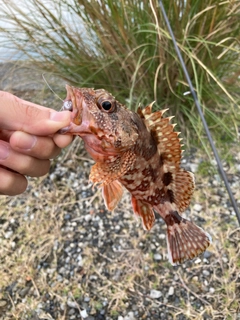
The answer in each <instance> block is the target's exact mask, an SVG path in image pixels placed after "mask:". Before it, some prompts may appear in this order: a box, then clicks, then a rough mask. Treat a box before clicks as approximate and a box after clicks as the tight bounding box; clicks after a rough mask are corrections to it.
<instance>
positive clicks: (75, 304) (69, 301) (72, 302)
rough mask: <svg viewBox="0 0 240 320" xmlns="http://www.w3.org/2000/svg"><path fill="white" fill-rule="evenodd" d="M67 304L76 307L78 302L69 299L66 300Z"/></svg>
mask: <svg viewBox="0 0 240 320" xmlns="http://www.w3.org/2000/svg"><path fill="white" fill-rule="evenodd" d="M67 305H68V306H69V307H70V308H74V309H78V307H79V306H78V304H77V303H76V302H75V301H71V300H67Z"/></svg>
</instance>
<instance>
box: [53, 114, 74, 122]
mask: <svg viewBox="0 0 240 320" xmlns="http://www.w3.org/2000/svg"><path fill="white" fill-rule="evenodd" d="M69 114H70V113H69V111H62V112H51V114H50V119H51V120H52V121H57V122H63V121H66V120H68V119H69V117H70V115H69Z"/></svg>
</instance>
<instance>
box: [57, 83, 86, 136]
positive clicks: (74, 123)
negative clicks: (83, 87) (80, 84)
mask: <svg viewBox="0 0 240 320" xmlns="http://www.w3.org/2000/svg"><path fill="white" fill-rule="evenodd" d="M66 90H67V96H66V98H65V100H64V101H63V106H62V108H61V111H71V113H72V115H71V123H70V125H69V126H67V127H64V128H62V129H60V130H59V131H58V133H60V134H66V133H69V134H73V135H75V134H76V135H77V134H79V133H80V132H83V131H84V128H81V124H82V113H83V96H82V94H81V92H80V90H78V89H77V88H74V87H71V86H69V85H66ZM87 132H88V130H87ZM87 132H86V133H87Z"/></svg>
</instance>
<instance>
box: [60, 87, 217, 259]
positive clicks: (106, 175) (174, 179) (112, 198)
mask: <svg viewBox="0 0 240 320" xmlns="http://www.w3.org/2000/svg"><path fill="white" fill-rule="evenodd" d="M69 106H70V108H69ZM63 109H68V110H69V109H70V110H71V111H72V122H71V124H70V126H69V127H66V128H64V129H62V131H61V132H62V133H63V134H73V135H79V136H80V137H81V138H82V139H83V141H84V144H85V148H86V150H87V151H88V153H89V154H90V155H91V156H92V158H93V159H94V160H95V162H96V163H95V165H94V166H93V167H92V168H91V173H90V180H91V181H92V182H93V183H94V184H99V185H100V186H101V187H102V194H103V198H104V201H105V205H106V207H107V208H108V209H109V210H113V209H114V208H115V207H116V206H117V204H118V202H119V201H120V199H121V197H122V194H123V187H125V188H126V189H127V190H128V191H129V192H130V193H131V196H132V206H133V211H134V213H135V214H136V215H137V216H139V217H141V219H142V223H143V227H144V228H145V229H146V230H150V229H151V228H152V226H153V225H154V222H155V214H154V211H156V212H157V213H159V214H160V216H161V217H162V218H163V219H164V221H165V223H166V225H167V245H168V255H169V260H170V262H171V263H172V264H179V263H182V262H184V261H186V260H189V259H193V258H194V257H196V256H197V255H199V254H200V253H202V252H204V251H205V250H206V248H207V247H208V246H209V244H210V242H211V237H210V236H209V235H208V234H207V233H206V232H205V231H203V230H202V229H201V228H199V227H198V226H196V225H195V224H194V223H193V222H191V221H188V220H186V219H184V218H183V217H182V216H181V213H182V212H183V211H184V210H185V209H186V208H187V207H188V206H189V203H190V200H191V197H192V194H193V191H194V176H193V174H192V173H191V172H188V171H186V170H184V169H183V168H181V166H180V162H181V154H182V150H181V144H180V139H179V137H178V135H179V133H177V132H174V126H175V125H174V124H171V122H170V121H171V117H170V118H164V117H163V113H164V112H165V111H166V110H160V111H156V112H152V104H150V105H148V106H147V107H146V108H144V109H140V108H138V110H137V112H136V113H135V112H132V111H130V110H128V109H127V108H126V107H125V106H124V105H122V104H121V103H120V102H118V101H117V100H116V99H115V98H114V97H113V96H112V95H111V94H110V93H108V92H107V91H105V90H103V89H100V90H94V89H89V88H74V87H70V86H67V97H66V99H65V102H64V105H63Z"/></svg>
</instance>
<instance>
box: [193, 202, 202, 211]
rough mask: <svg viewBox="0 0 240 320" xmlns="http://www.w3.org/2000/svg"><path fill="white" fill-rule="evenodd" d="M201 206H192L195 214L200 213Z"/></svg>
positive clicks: (196, 204) (197, 204)
mask: <svg viewBox="0 0 240 320" xmlns="http://www.w3.org/2000/svg"><path fill="white" fill-rule="evenodd" d="M202 208H203V207H202V205H201V204H199V203H195V204H194V206H193V210H195V211H197V212H200V211H201V210H202Z"/></svg>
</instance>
